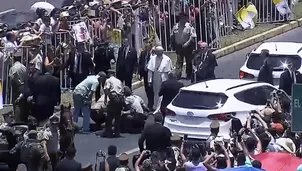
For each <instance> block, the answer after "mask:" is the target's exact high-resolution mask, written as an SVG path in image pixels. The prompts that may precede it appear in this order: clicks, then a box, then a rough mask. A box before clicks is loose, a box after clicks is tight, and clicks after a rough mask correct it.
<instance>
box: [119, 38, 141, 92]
mask: <svg viewBox="0 0 302 171" xmlns="http://www.w3.org/2000/svg"><path fill="white" fill-rule="evenodd" d="M136 67H137V52H136V50H135V48H132V47H130V44H129V40H128V38H125V39H124V40H123V46H122V47H120V49H119V51H118V57H117V62H116V77H117V78H118V79H119V80H121V81H122V82H125V85H126V86H128V87H130V88H131V87H132V86H131V85H132V75H133V73H134V71H135V69H136Z"/></svg>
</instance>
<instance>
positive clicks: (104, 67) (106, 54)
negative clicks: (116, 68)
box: [93, 42, 115, 102]
mask: <svg viewBox="0 0 302 171" xmlns="http://www.w3.org/2000/svg"><path fill="white" fill-rule="evenodd" d="M111 60H114V61H115V57H114V49H113V47H112V46H111V45H110V44H109V42H101V43H98V44H97V47H96V49H95V52H94V58H93V62H94V64H95V68H94V72H95V73H99V72H101V71H103V72H105V73H106V74H107V75H108V70H109V69H111ZM101 86H104V85H99V86H98V88H97V89H96V91H95V101H96V102H97V101H98V100H99V98H100V97H101V95H100V91H101Z"/></svg>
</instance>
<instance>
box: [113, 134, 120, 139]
mask: <svg viewBox="0 0 302 171" xmlns="http://www.w3.org/2000/svg"><path fill="white" fill-rule="evenodd" d="M120 137H122V136H121V134H114V138H120Z"/></svg>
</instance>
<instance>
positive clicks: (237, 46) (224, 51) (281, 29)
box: [132, 18, 302, 90]
mask: <svg viewBox="0 0 302 171" xmlns="http://www.w3.org/2000/svg"><path fill="white" fill-rule="evenodd" d="M300 26H302V18H299V19H297V20H295V21H291V22H290V23H288V24H283V25H281V26H278V27H276V28H274V29H271V30H268V31H266V32H263V33H261V34H258V35H256V36H253V37H249V38H247V39H245V40H242V41H239V42H237V43H234V44H232V45H230V46H227V47H224V48H221V49H218V50H216V51H214V52H213V53H214V54H215V55H216V58H217V59H218V58H222V57H223V56H225V55H228V54H230V53H233V52H236V51H239V50H241V49H244V48H246V47H249V46H251V45H254V44H256V43H259V42H262V41H264V40H267V39H270V38H272V37H275V36H277V35H280V34H282V33H285V32H288V31H290V30H293V29H295V28H297V27H300ZM143 85H144V84H143V81H136V82H134V83H133V84H132V89H133V90H135V89H138V88H140V87H141V86H143Z"/></svg>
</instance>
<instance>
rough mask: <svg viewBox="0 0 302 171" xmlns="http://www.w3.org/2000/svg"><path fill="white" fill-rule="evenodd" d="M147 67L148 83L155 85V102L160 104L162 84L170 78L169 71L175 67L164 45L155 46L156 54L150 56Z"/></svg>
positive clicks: (151, 85)
mask: <svg viewBox="0 0 302 171" xmlns="http://www.w3.org/2000/svg"><path fill="white" fill-rule="evenodd" d="M147 69H148V83H149V86H150V87H153V93H154V104H156V105H157V106H160V105H159V103H160V98H159V91H160V88H161V84H162V82H164V81H166V80H167V79H168V73H170V72H171V71H172V69H173V64H172V60H171V59H170V58H169V57H168V56H167V55H165V54H164V49H163V47H162V46H157V47H155V55H151V56H150V60H149V62H148V65H147Z"/></svg>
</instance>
